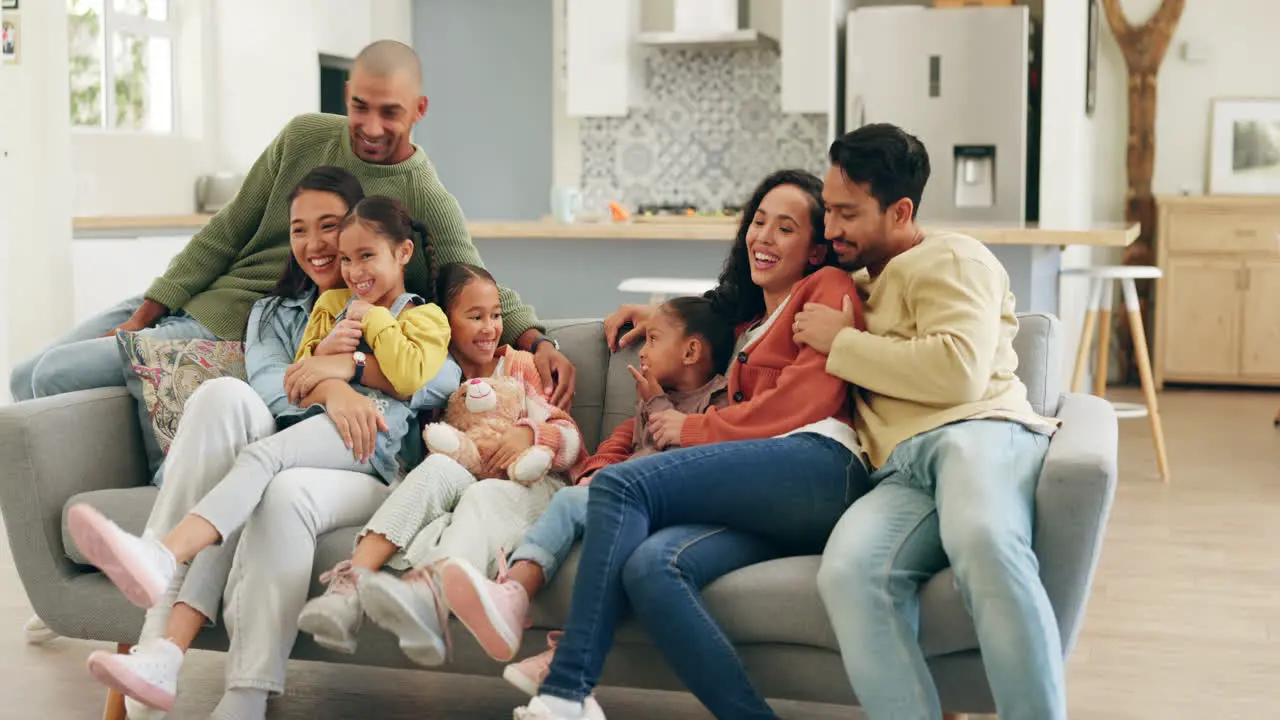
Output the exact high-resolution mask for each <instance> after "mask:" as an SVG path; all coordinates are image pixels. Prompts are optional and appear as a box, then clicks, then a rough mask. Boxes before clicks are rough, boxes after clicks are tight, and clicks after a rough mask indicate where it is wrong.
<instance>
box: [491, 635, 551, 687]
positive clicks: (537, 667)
mask: <svg viewBox="0 0 1280 720" xmlns="http://www.w3.org/2000/svg"><path fill="white" fill-rule="evenodd" d="M563 635H564V632H563V631H562V630H556V631H554V632H551V633H548V634H547V648H548V649H547V650H546V651H544V652H540V653H538V654H537V655H534V656H533V657H528V658H525V659H524V660H521V661H520V662H518V663H514V664H511V665H508V666H507V667H506V668H505V669H504V670H503V671H502V679H503V680H506V681H507V682H509V683H511V684H512V685H515V686H516V688H518V689H519V690H520V691H521V692H523V693H525V694H526V695H528V696H529V697H537V695H538V688H540V687H542V681H543V680H546V679H547V674H548V673H550V672H551V660H552V658H554V657H555V656H556V646H557V645H559V644H560V637H561V636H563Z"/></svg>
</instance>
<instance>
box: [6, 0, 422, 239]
mask: <svg viewBox="0 0 1280 720" xmlns="http://www.w3.org/2000/svg"><path fill="white" fill-rule="evenodd" d="M24 5H25V4H24ZM178 9H180V10H181V13H180V14H179V15H178V17H180V18H181V29H180V34H179V41H178V52H179V58H178V68H177V70H178V77H179V83H178V85H179V95H180V99H179V103H180V105H181V107H180V108H179V113H178V117H179V126H180V134H178V135H167V136H166V135H153V134H147V133H115V132H92V131H85V132H82V131H76V132H75V133H73V134H72V136H71V137H72V139H71V148H72V154H73V163H74V168H75V177H74V181H73V183H71V185H72V187H73V188H74V191H73V203H74V205H73V208H74V213H75V215H77V216H100V215H170V214H183V213H189V212H193V211H194V210H195V192H194V187H195V182H196V178H198V177H199V176H200V175H202V174H205V173H208V172H214V171H223V170H226V171H232V172H243V171H246V170H248V169H249V167H250V166H251V165H252V164H253V161H254V160H256V159H257V157H258V155H259V154H260V153H261V152H262V150H263V148H265V147H266V145H267V143H269V142H270V141H271V139H272V138H273V137H275V135H276V133H278V132H279V131H280V129H281V128H282V127H283V126H284V124H285V123H286V122H288V120H289V119H290V118H292V117H294V116H295V115H298V114H300V113H304V112H314V111H316V110H318V109H319V107H320V80H319V66H318V56H319V55H320V54H321V53H324V54H329V55H337V56H340V57H354V56H355V55H356V53H358V52H359V51H360V49H361V48H362V47H364V46H365V45H366V44H368V43H370V42H372V41H374V40H377V39H381V38H392V39H396V40H400V41H402V42H410V40H411V24H412V23H411V20H412V2H411V0H321V1H319V2H316V1H313V0H270V2H261V0H217V1H216V2H214V1H213V0H184V2H183V3H182V4H181V6H180V7H179V8H178ZM24 10H25V8H24ZM63 84H64V85H65V83H63Z"/></svg>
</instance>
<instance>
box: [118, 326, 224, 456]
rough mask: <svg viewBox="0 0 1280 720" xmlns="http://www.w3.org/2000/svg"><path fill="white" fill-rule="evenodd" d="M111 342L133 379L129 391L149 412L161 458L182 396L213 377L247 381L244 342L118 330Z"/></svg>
mask: <svg viewBox="0 0 1280 720" xmlns="http://www.w3.org/2000/svg"><path fill="white" fill-rule="evenodd" d="M116 340H117V341H118V342H119V343H120V352H121V353H122V354H123V355H124V358H125V362H127V363H128V364H129V367H130V368H131V369H132V370H133V375H134V376H136V378H137V382H133V378H130V382H129V383H128V386H129V390H130V392H131V393H132V394H133V396H134V397H135V398H137V400H138V402H140V403H141V404H142V405H143V407H145V408H146V409H147V412H148V413H149V414H150V416H151V428H152V430H153V431H154V432H155V436H156V441H157V442H158V443H159V445H160V451H161V452H163V453H164V454H166V455H167V454H168V453H169V445H170V444H172V443H173V436H174V434H175V433H177V432H178V421H179V420H180V419H182V409H183V407H184V406H185V405H186V404H187V398H190V397H191V394H192V393H194V392H195V391H196V388H197V387H200V384H201V383H203V382H204V381H205V380H210V379H212V378H218V377H235V378H239V379H241V380H244V379H246V374H245V369H244V343H240V342H229V341H226V340H155V339H151V338H148V337H146V336H144V335H139V334H138V333H132V332H125V331H120V332H117V333H116Z"/></svg>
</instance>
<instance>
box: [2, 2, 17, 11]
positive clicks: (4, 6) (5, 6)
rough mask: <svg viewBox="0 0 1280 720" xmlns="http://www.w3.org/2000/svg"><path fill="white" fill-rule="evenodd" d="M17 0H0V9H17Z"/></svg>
mask: <svg viewBox="0 0 1280 720" xmlns="http://www.w3.org/2000/svg"><path fill="white" fill-rule="evenodd" d="M17 9H18V0H0V10H17Z"/></svg>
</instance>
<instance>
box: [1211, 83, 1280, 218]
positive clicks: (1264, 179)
mask: <svg viewBox="0 0 1280 720" xmlns="http://www.w3.org/2000/svg"><path fill="white" fill-rule="evenodd" d="M1209 192H1210V194H1213V195H1280V98H1216V99H1214V101H1213V120H1212V123H1211V129H1210V131H1209Z"/></svg>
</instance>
